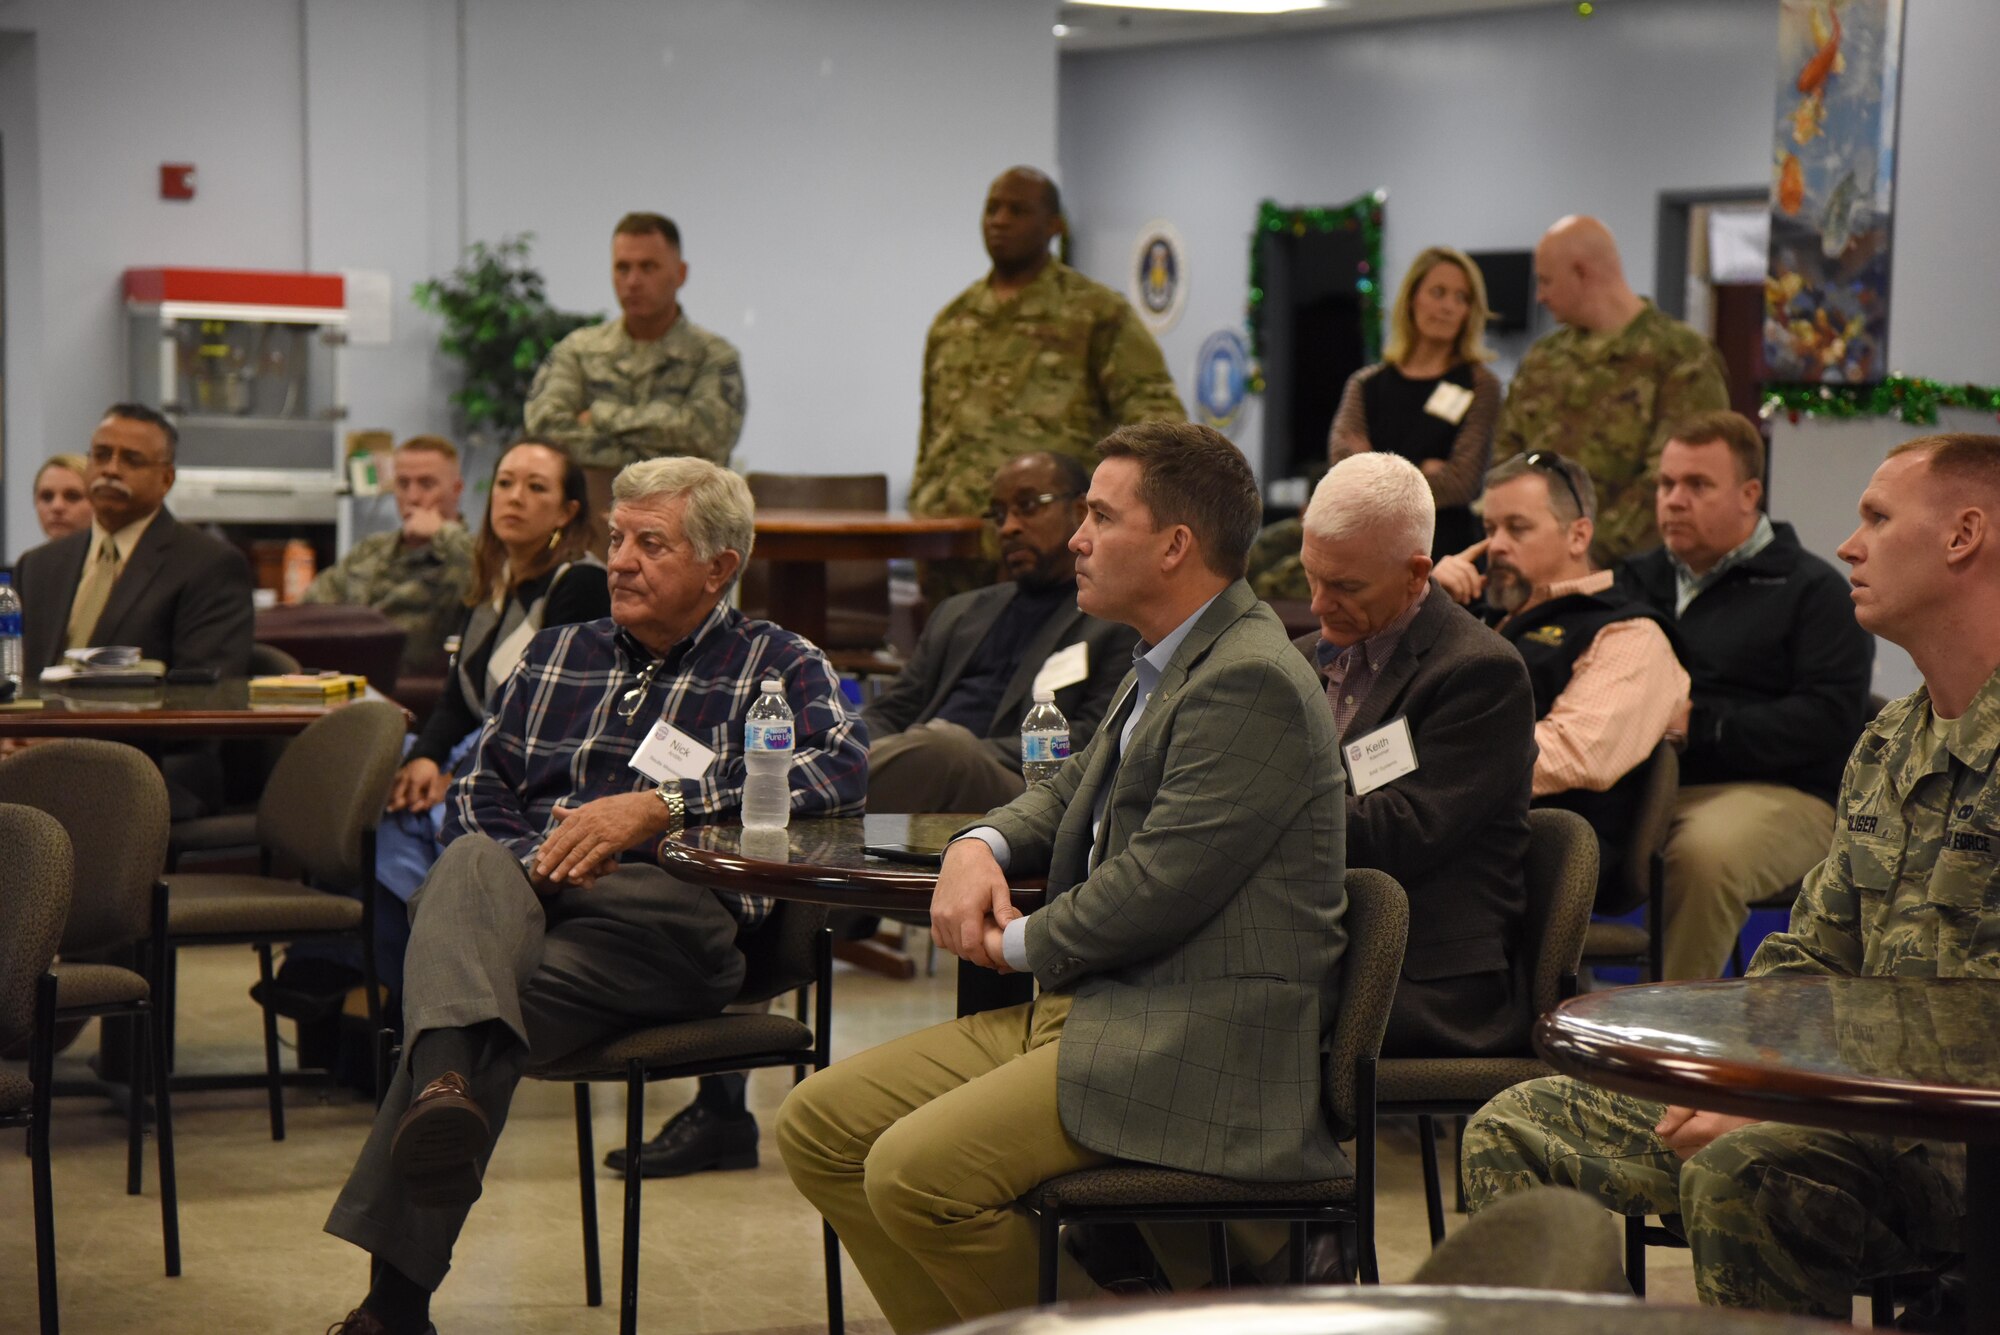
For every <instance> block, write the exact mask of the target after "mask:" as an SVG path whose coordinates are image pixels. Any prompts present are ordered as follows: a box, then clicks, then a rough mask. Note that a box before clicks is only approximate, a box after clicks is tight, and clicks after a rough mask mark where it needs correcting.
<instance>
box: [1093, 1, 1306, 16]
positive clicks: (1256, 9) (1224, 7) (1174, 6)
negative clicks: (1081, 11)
mask: <svg viewBox="0 0 2000 1335" xmlns="http://www.w3.org/2000/svg"><path fill="white" fill-rule="evenodd" d="M1068 2H1069V3H1070V4H1075V5H1096V6H1099V7H1101V8H1104V9H1161V10H1167V9H1170V10H1174V11H1175V12H1177V13H1186V14H1291V13H1295V12H1296V11H1298V10H1302V9H1326V8H1328V7H1329V0H1068Z"/></svg>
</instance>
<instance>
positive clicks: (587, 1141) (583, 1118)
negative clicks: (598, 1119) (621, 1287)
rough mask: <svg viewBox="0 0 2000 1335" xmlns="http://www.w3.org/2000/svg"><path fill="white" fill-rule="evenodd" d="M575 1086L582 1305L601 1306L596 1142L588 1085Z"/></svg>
mask: <svg viewBox="0 0 2000 1335" xmlns="http://www.w3.org/2000/svg"><path fill="white" fill-rule="evenodd" d="M573 1088H574V1089H575V1090H576V1169H577V1182H578V1183H579V1184H580V1188H581V1191H582V1194H583V1305H584V1306H585V1307H602V1306H604V1279H603V1273H602V1269H601V1267H600V1266H599V1265H598V1257H597V1172H596V1169H597V1146H596V1143H595V1141H594V1139H593V1138H592V1136H591V1133H590V1086H589V1085H587V1084H585V1083H584V1082H583V1081H581V1080H579V1081H577V1082H576V1084H575V1085H574V1086H573Z"/></svg>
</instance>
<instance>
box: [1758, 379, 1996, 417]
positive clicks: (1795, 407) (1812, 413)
mask: <svg viewBox="0 0 2000 1335" xmlns="http://www.w3.org/2000/svg"><path fill="white" fill-rule="evenodd" d="M1940 408H1973V409H1976V410H1978V411H1980V412H1985V413H1993V414H1994V415H1995V416H2000V386H1994V385H1947V384H1943V383H1941V382H1940V381H1936V380H1924V379H1921V378H1919V377H1913V376H1902V375H1892V376H1889V377H1888V378H1887V379H1885V380H1881V381H1878V382H1876V383H1874V384H1870V385H1807V384H1783V385H1766V386H1765V387H1764V416H1766V417H1770V416H1771V415H1773V414H1774V413H1780V412H1782V413H1784V414H1785V416H1786V417H1788V418H1789V419H1790V420H1792V421H1794V422H1796V421H1798V420H1799V418H1800V417H1802V416H1804V417H1839V418H1849V417H1899V418H1901V419H1902V420H1903V421H1905V422H1908V423H1910V424H1911V425H1913V426H1929V425H1931V424H1932V423H1933V422H1935V421H1937V416H1938V409H1940Z"/></svg>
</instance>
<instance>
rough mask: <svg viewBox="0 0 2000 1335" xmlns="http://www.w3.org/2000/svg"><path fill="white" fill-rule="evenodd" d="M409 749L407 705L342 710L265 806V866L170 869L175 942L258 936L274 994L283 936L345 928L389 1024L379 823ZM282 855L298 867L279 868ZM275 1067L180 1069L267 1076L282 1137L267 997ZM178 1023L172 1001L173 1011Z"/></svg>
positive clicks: (329, 933)
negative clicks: (379, 978) (380, 957)
mask: <svg viewBox="0 0 2000 1335" xmlns="http://www.w3.org/2000/svg"><path fill="white" fill-rule="evenodd" d="M402 753H403V711H402V710H401V709H399V708H398V707H397V706H395V705H392V704H389V703H388V702H387V701H383V700H359V701H356V702H355V703H353V704H350V705H342V706H341V707H340V708H338V709H334V710H330V711H328V713H327V714H326V715H325V716H324V717H322V718H319V719H316V720H315V721H314V722H313V724H312V726H311V727H309V728H307V729H306V730H305V731H304V732H302V733H300V734H299V735H298V736H297V737H296V738H294V739H293V740H292V743H291V745H290V746H288V747H286V748H285V754H284V756H283V757H282V758H281V759H280V760H279V761H278V765H277V768H276V769H274V770H272V771H271V778H270V781H269V782H268V783H267V784H265V786H264V796H263V798H262V800H260V801H259V802H258V804H257V846H258V849H259V858H260V862H261V872H260V874H256V875H251V874H245V873H228V872H193V873H183V874H179V875H175V876H169V877H168V878H167V926H166V937H167V945H168V949H169V950H178V949H179V948H180V947H182V946H211V945H250V946H254V947H255V948H256V950H257V965H258V970H259V972H260V973H261V975H262V978H263V987H262V988H261V989H260V991H259V995H260V996H263V997H266V998H268V997H269V995H270V992H271V947H272V945H273V944H278V943H284V942H290V941H304V940H309V939H323V938H327V937H344V938H352V939H356V940H358V941H359V942H360V945H361V960H362V977H363V986H364V987H365V988H366V989H367V996H368V1023H369V1030H370V1032H373V1031H374V1030H376V1029H379V1028H380V1027H381V1014H380V1007H381V998H380V993H379V989H378V988H377V986H376V976H375V892H376V888H375V826H376V822H378V821H379V820H380V819H381V816H382V804H383V803H384V802H385V801H387V800H388V797H389V783H390V781H391V780H392V779H393V778H394V777H395V773H396V766H397V764H398V763H399V761H400V760H401V758H402ZM281 864H282V866H283V867H284V868H286V869H287V870H290V871H292V872H294V873H295V874H296V875H295V877H291V878H288V877H285V876H279V875H274V874H273V873H274V871H275V870H276V869H277V868H278V867H279V866H280V865H281ZM263 1012H264V1074H263V1075H262V1076H248V1075H204V1076H191V1077H190V1076H175V1077H174V1080H173V1084H174V1087H175V1088H177V1089H242V1088H254V1087H256V1086H258V1085H262V1086H264V1087H265V1088H267V1089H268V1091H269V1094H270V1105H271V1139H273V1140H283V1139H284V1138H285V1101H284V1076H283V1074H282V1073H281V1072H280V1071H279V1069H278V1018H277V1014H276V1012H274V1011H273V1010H272V1009H271V1006H270V1003H269V1001H268V1000H266V1001H265V1002H264V1003H263ZM169 1020H170V1021H171V1010H170V1011H169Z"/></svg>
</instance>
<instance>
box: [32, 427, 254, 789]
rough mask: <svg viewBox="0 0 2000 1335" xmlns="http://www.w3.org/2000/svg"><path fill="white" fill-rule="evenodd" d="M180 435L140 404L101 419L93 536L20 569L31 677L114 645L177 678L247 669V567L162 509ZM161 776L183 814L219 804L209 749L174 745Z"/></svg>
mask: <svg viewBox="0 0 2000 1335" xmlns="http://www.w3.org/2000/svg"><path fill="white" fill-rule="evenodd" d="M178 438H179V433H178V432H176V431H175V430H174V425H173V423H172V422H169V421H168V420H167V419H166V418H165V417H163V416H161V415H160V414H159V413H157V412H155V411H154V410H153V409H151V408H148V407H146V406H145V405H143V404H137V403H114V404H113V405H111V407H110V408H108V409H106V410H105V414H104V420H103V421H101V422H99V423H98V424H97V430H96V431H95V432H93V433H92V434H91V437H90V476H89V478H88V479H87V481H88V482H89V484H90V508H91V512H92V520H91V525H90V528H89V529H88V530H87V531H85V532H81V533H72V534H70V535H69V536H68V537H66V538H58V539H56V540H55V541H54V542H50V543H44V544H43V545H42V546H40V547H37V548H35V549H34V550H33V551H31V552H28V553H26V554H25V555H23V556H22V557H21V562H20V565H19V566H17V567H16V569H15V574H14V582H15V585H16V587H17V588H19V590H20V592H21V604H22V625H21V639H22V657H23V663H24V666H25V667H26V669H27V671H28V672H29V673H30V674H31V675H32V674H36V673H39V672H41V670H42V669H43V668H47V667H51V666H54V665H55V664H57V663H60V662H62V658H63V651H64V650H66V649H81V648H87V647H92V646H97V645H106V644H129V645H136V646H137V647H138V649H139V652H140V654H141V655H142V656H144V657H146V658H155V659H158V660H159V661H160V662H162V663H165V664H166V665H167V667H168V669H170V670H172V669H176V668H178V669H192V670H195V671H207V672H212V673H215V674H216V675H218V676H224V677H240V676H243V675H245V674H246V673H248V672H249V670H250V639H251V629H250V627H251V608H250V567H249V563H248V562H246V561H245V560H244V559H243V554H242V553H241V552H239V551H237V550H236V549H235V548H234V547H232V546H230V545H229V544H228V543H225V542H222V541H219V540H218V539H215V538H211V537H209V536H208V535H207V534H205V533H203V532H201V531H200V530H198V529H193V528H184V527H182V526H181V525H180V524H178V523H176V522H175V521H174V517H173V516H172V515H171V514H169V513H168V512H167V510H166V509H165V505H164V503H165V501H166V498H167V493H168V492H169V491H171V490H172V489H173V485H174V447H175V445H176V444H177V442H178ZM160 768H161V771H162V772H163V773H164V774H165V775H166V776H167V786H168V790H169V793H170V794H171V796H172V799H173V807H174V815H175V816H177V817H179V816H186V815H194V814H197V813H198V812H199V811H200V810H202V809H203V808H205V807H207V806H209V805H211V804H212V803H213V801H214V799H215V798H216V797H217V796H219V792H220V777H221V776H220V769H219V766H218V765H217V764H216V761H215V756H214V752H213V750H212V749H210V748H199V747H196V748H187V747H175V748H172V749H170V750H169V751H168V752H167V753H166V754H165V755H164V756H163V757H162V759H161V766H160Z"/></svg>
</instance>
